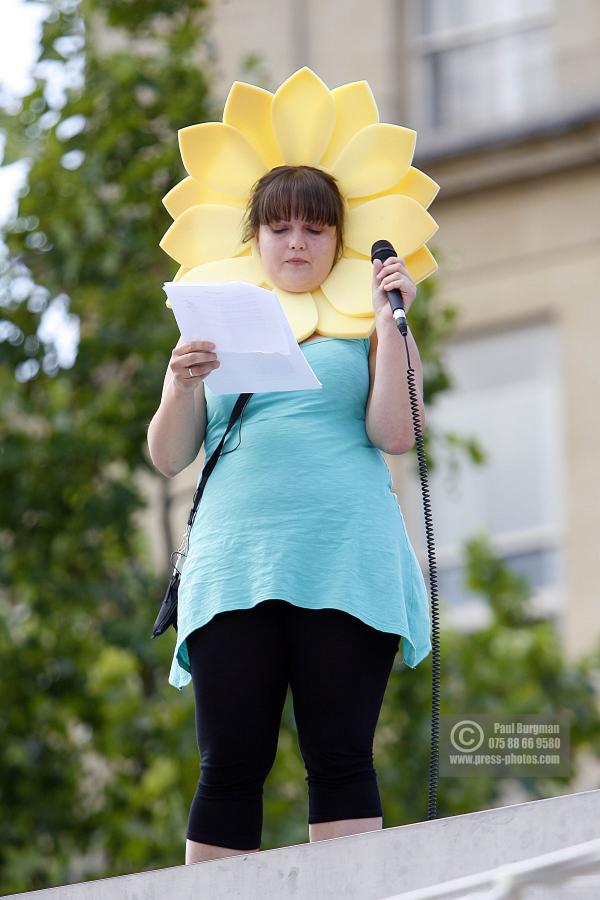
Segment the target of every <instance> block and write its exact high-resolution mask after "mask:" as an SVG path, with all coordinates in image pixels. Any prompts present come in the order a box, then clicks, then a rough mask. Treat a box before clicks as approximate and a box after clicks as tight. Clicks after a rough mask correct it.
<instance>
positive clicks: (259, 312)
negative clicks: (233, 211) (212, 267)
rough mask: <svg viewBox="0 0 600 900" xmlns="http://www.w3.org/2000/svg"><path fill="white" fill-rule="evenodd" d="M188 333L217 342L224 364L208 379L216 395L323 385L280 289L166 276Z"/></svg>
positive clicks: (189, 338) (186, 335) (171, 298)
mask: <svg viewBox="0 0 600 900" xmlns="http://www.w3.org/2000/svg"><path fill="white" fill-rule="evenodd" d="M163 287H164V291H165V293H166V294H167V297H168V298H169V303H170V304H171V306H172V308H173V313H174V315H175V319H176V321H177V324H178V325H179V330H180V332H181V335H182V337H183V338H184V340H186V341H212V342H213V343H214V344H215V353H216V354H217V358H218V359H219V361H220V363H221V365H220V366H219V368H218V369H214V370H213V371H212V372H211V373H210V374H209V375H207V377H206V378H205V379H204V383H205V384H206V385H207V386H208V387H209V388H210V390H211V391H212V392H213V394H246V393H263V392H267V391H300V390H310V389H316V388H321V387H322V386H323V385H322V384H321V382H320V381H319V379H318V378H317V377H316V375H315V373H314V372H313V370H312V369H311V367H310V366H309V364H308V362H307V360H306V357H305V356H304V353H303V352H302V350H301V349H300V347H299V346H298V342H297V340H296V338H295V336H294V334H293V333H292V330H291V328H290V326H289V323H288V320H287V319H286V317H285V313H284V312H283V309H282V307H281V303H280V302H279V298H278V297H277V294H275V293H274V292H273V291H268V290H266V289H265V288H261V287H258V286H257V285H255V284H250V283H249V282H246V281H228V282H223V283H219V284H181V283H180V282H176V281H166V282H165V284H164V285H163Z"/></svg>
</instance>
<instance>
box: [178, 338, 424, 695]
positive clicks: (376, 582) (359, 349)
mask: <svg viewBox="0 0 600 900" xmlns="http://www.w3.org/2000/svg"><path fill="white" fill-rule="evenodd" d="M299 346H300V348H301V349H302V351H303V352H304V354H305V356H306V359H307V361H308V362H309V364H310V366H311V367H312V369H313V371H314V372H315V374H316V376H317V378H318V379H319V381H320V382H321V384H322V388H316V389H313V390H301V391H271V392H267V393H261V394H253V395H252V397H251V398H250V400H249V401H248V403H247V405H246V408H245V409H244V413H243V415H242V418H241V424H240V420H239V419H238V421H237V422H236V424H235V425H234V426H233V428H232V429H231V431H230V432H229V434H228V435H227V440H226V441H225V444H224V446H223V450H222V451H221V455H220V457H219V460H218V462H217V464H216V466H215V469H214V471H213V472H212V474H211V476H210V478H209V479H208V481H207V483H206V487H205V489H204V494H203V495H202V499H201V501H200V504H199V506H198V510H197V512H196V518H195V520H194V524H193V527H192V531H191V534H190V541H189V550H188V555H187V557H186V559H185V561H184V566H183V570H182V574H181V581H180V585H179V598H178V613H177V615H178V631H177V642H176V646H175V652H174V654H173V661H172V665H171V671H170V674H169V684H171V685H173V687H176V688H178V689H179V690H182V689H183V688H184V687H185V686H186V685H187V684H189V683H190V681H191V674H190V664H189V657H188V652H187V645H186V642H185V641H186V637H187V636H188V635H189V634H190V633H191V632H192V631H194V630H195V629H196V628H201V627H202V626H203V625H205V624H206V623H207V622H209V621H210V620H211V619H212V618H213V616H215V615H216V614H217V613H220V612H224V611H226V610H232V609H250V608H252V607H253V606H256V604H257V603H260V602H261V601H263V600H270V599H283V600H287V601H288V602H289V603H292V604H294V605H296V606H301V607H303V608H305V609H322V608H324V607H327V608H331V609H339V610H342V611H344V612H347V613H350V614H351V615H353V616H357V617H358V618H359V619H361V620H362V621H363V622H365V623H366V624H367V625H370V626H371V627H373V628H377V629H379V630H380V631H388V632H392V633H393V634H398V635H401V636H402V651H403V659H404V662H405V663H406V665H408V666H410V667H411V668H415V667H416V666H417V665H418V663H419V662H421V660H422V659H424V658H425V657H426V656H427V655H428V654H429V652H430V651H431V641H430V615H429V599H428V595H427V590H426V587H425V582H424V579H423V574H422V572H421V567H420V565H419V563H418V560H417V558H416V555H415V552H414V550H413V547H412V545H411V543H410V540H409V538H408V534H407V531H406V527H405V523H404V517H403V515H402V512H401V510H400V507H399V505H398V501H397V498H396V495H395V494H394V492H393V491H392V478H391V475H390V471H389V469H388V467H387V464H386V462H385V459H384V456H383V453H382V452H381V451H380V450H379V449H378V448H377V447H375V446H374V445H373V444H372V443H371V441H370V440H369V437H368V435H367V433H366V430H365V412H366V404H367V397H368V393H369V364H368V355H369V346H370V342H369V339H368V338H352V339H346V338H317V339H316V340H313V341H308V342H307V343H305V344H300V345H299ZM205 396H206V407H207V426H206V435H205V453H206V457H205V458H206V460H208V459H209V458H210V455H211V453H212V452H213V450H214V449H215V447H216V446H217V444H218V443H219V441H220V440H221V438H222V436H223V434H224V432H225V428H226V427H227V422H228V420H229V416H230V414H231V410H232V409H233V405H234V403H235V401H236V399H237V396H238V395H237V394H221V395H216V394H213V393H212V392H211V391H210V389H209V388H208V386H207V385H205ZM200 477H201V474H200V476H199V478H198V481H199V480H200Z"/></svg>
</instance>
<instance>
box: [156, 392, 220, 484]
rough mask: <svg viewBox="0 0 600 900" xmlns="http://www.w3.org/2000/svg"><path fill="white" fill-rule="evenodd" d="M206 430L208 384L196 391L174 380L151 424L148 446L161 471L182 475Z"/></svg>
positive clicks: (167, 474) (197, 449)
mask: <svg viewBox="0 0 600 900" xmlns="http://www.w3.org/2000/svg"><path fill="white" fill-rule="evenodd" d="M205 432H206V405H205V400H204V384H203V383H202V384H199V385H198V387H197V388H196V389H195V390H194V391H187V392H184V391H178V390H177V388H176V387H175V385H174V382H173V380H171V381H170V382H169V384H168V385H167V386H166V387H165V390H164V393H163V397H162V399H161V402H160V406H159V407H158V409H157V411H156V413H155V414H154V417H153V418H152V421H151V422H150V425H149V426H148V450H149V451H150V458H151V460H152V462H153V463H154V465H155V466H156V468H157V469H158V471H159V472H160V473H161V474H162V475H165V476H166V477H167V478H172V477H173V476H175V475H178V474H179V472H181V471H182V470H183V469H185V468H186V467H187V466H189V465H190V464H191V463H192V462H193V461H194V460H195V459H196V457H197V455H198V452H199V450H200V447H201V446H202V442H203V440H204V435H205Z"/></svg>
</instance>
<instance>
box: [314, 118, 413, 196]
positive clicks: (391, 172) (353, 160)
mask: <svg viewBox="0 0 600 900" xmlns="http://www.w3.org/2000/svg"><path fill="white" fill-rule="evenodd" d="M416 139H417V133H416V131H413V130H412V128H403V127H402V125H387V124H385V123H383V124H377V125H367V126H366V127H365V128H362V129H361V130H360V131H359V132H358V133H357V134H355V135H354V137H353V138H352V139H351V140H350V141H349V142H348V144H347V145H346V147H345V148H344V149H343V150H342V152H341V153H340V155H339V156H338V158H337V160H336V162H335V165H334V166H333V167H332V170H331V172H332V174H333V175H334V176H335V178H337V179H338V181H339V183H340V189H341V191H342V193H343V194H344V195H345V196H346V198H349V197H364V196H366V195H368V194H376V193H377V192H378V191H385V190H386V189H387V188H389V187H391V186H392V185H393V184H396V183H397V182H398V181H399V180H400V179H401V178H403V177H404V176H405V175H406V173H407V171H408V169H409V167H410V164H411V161H412V158H413V154H414V152H415V142H416Z"/></svg>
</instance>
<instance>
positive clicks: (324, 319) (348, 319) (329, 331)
mask: <svg viewBox="0 0 600 900" xmlns="http://www.w3.org/2000/svg"><path fill="white" fill-rule="evenodd" d="M312 293H313V299H314V302H315V304H316V307H317V310H318V314H319V325H318V332H319V334H323V335H325V336H326V337H339V338H361V337H369V335H371V334H372V333H373V326H374V324H375V313H373V315H372V316H368V317H367V316H360V317H359V316H345V315H343V314H342V313H340V312H338V310H337V309H336V308H335V307H334V306H332V305H331V303H330V302H329V300H328V299H327V297H326V296H325V294H324V293H323V291H321V290H319V288H317V289H316V290H315V291H313V292H312ZM313 330H314V329H313ZM306 337H308V335H306ZM300 340H302V338H300Z"/></svg>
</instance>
